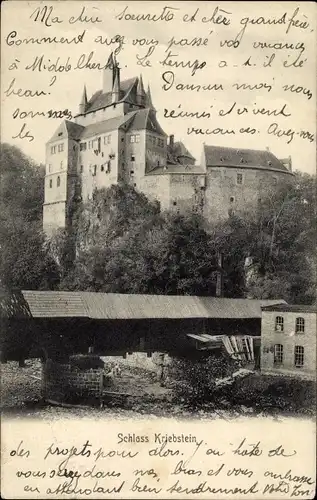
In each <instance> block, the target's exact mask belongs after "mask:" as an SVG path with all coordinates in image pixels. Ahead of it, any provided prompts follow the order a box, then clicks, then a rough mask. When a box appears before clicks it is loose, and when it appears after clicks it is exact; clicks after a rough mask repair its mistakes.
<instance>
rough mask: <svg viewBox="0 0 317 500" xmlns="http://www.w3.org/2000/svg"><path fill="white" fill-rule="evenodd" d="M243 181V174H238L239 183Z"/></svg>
mask: <svg viewBox="0 0 317 500" xmlns="http://www.w3.org/2000/svg"><path fill="white" fill-rule="evenodd" d="M242 182H243V175H242V174H237V184H242Z"/></svg>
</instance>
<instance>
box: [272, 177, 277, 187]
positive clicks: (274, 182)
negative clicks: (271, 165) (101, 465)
mask: <svg viewBox="0 0 317 500" xmlns="http://www.w3.org/2000/svg"><path fill="white" fill-rule="evenodd" d="M272 181H273V184H274V186H276V184H277V178H276V177H273V179H272Z"/></svg>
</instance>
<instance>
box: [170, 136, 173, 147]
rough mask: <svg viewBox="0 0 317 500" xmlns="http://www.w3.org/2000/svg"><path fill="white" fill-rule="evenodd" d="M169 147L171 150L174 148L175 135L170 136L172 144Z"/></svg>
mask: <svg viewBox="0 0 317 500" xmlns="http://www.w3.org/2000/svg"><path fill="white" fill-rule="evenodd" d="M169 145H170V147H171V148H173V147H174V135H170V142H169Z"/></svg>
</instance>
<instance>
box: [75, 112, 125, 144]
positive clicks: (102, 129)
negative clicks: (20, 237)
mask: <svg viewBox="0 0 317 500" xmlns="http://www.w3.org/2000/svg"><path fill="white" fill-rule="evenodd" d="M133 117H134V113H128V114H127V115H123V116H116V117H115V118H110V119H109V118H108V120H103V121H102V122H97V123H92V124H91V125H87V127H83V131H82V133H81V136H80V138H81V139H87V138H88V137H92V136H95V135H99V134H105V133H107V132H111V131H112V130H117V129H119V128H120V127H122V126H124V125H126V128H127V126H128V125H129V121H131V120H132V119H133Z"/></svg>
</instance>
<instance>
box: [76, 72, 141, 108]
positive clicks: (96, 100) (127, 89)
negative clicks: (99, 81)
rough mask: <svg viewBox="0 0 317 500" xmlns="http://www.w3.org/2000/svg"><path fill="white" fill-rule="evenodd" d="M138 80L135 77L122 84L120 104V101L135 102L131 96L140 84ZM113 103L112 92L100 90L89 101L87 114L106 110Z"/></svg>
mask: <svg viewBox="0 0 317 500" xmlns="http://www.w3.org/2000/svg"><path fill="white" fill-rule="evenodd" d="M138 80H139V79H138V78H137V77H134V78H129V79H128V80H123V81H121V82H120V96H119V100H118V102H119V101H128V102H134V101H133V100H131V99H130V94H131V90H132V88H133V87H134V86H135V85H137V84H138ZM111 103H112V92H102V90H98V91H97V92H95V93H94V94H93V95H92V97H91V98H90V99H89V101H88V103H87V107H86V113H89V112H91V111H97V110H98V109H102V108H105V107H107V106H110V104H111Z"/></svg>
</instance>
